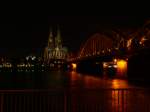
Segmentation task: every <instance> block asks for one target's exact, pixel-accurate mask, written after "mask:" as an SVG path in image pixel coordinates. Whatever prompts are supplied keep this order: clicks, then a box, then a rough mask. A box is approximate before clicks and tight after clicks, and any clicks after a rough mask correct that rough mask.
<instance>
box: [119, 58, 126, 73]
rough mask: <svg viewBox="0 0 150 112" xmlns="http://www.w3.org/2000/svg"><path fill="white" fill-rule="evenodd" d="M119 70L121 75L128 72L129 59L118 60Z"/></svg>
mask: <svg viewBox="0 0 150 112" xmlns="http://www.w3.org/2000/svg"><path fill="white" fill-rule="evenodd" d="M117 71H118V74H119V75H123V76H125V75H126V72H127V61H126V60H118V61H117Z"/></svg>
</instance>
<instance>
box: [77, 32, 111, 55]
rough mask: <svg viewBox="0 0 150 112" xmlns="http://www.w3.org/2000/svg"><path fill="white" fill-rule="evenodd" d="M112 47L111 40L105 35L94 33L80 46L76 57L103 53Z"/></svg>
mask: <svg viewBox="0 0 150 112" xmlns="http://www.w3.org/2000/svg"><path fill="white" fill-rule="evenodd" d="M112 48H113V40H112V39H111V38H109V37H107V36H106V35H103V34H99V33H96V34H94V35H93V36H92V37H90V38H89V39H88V40H87V41H86V42H85V44H84V45H82V46H81V48H80V51H79V54H78V57H87V56H92V55H103V54H107V53H110V52H111V50H112Z"/></svg>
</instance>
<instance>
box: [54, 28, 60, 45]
mask: <svg viewBox="0 0 150 112" xmlns="http://www.w3.org/2000/svg"><path fill="white" fill-rule="evenodd" d="M61 44H62V43H61V33H60V28H59V26H57V35H56V38H55V45H56V47H62V45H61Z"/></svg>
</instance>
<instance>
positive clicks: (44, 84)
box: [0, 71, 135, 89]
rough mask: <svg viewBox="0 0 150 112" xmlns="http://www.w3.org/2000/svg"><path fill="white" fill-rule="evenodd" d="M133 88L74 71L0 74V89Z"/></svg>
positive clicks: (124, 80) (105, 78)
mask: <svg viewBox="0 0 150 112" xmlns="http://www.w3.org/2000/svg"><path fill="white" fill-rule="evenodd" d="M56 87H60V88H114V89H118V88H134V87H135V86H133V85H131V84H130V83H128V80H126V79H117V78H109V77H103V76H102V75H97V76H95V75H92V74H80V73H77V72H75V71H72V72H62V71H51V72H40V73H39V72H32V73H30V72H26V73H24V72H19V73H1V74H0V88H6V89H7V88H10V89H12V88H17V89H22V88H33V89H36V88H37V89H43V88H44V89H45V88H47V89H51V88H56Z"/></svg>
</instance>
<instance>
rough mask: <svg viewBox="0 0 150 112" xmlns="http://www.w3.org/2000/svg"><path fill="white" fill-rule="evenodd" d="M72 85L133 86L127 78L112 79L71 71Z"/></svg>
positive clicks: (91, 86) (94, 86)
mask: <svg viewBox="0 0 150 112" xmlns="http://www.w3.org/2000/svg"><path fill="white" fill-rule="evenodd" d="M69 75H70V76H69V77H70V85H71V87H78V86H79V87H83V88H114V89H118V88H132V87H134V86H133V85H130V84H129V83H128V81H127V80H126V79H111V78H109V77H107V78H106V77H105V78H104V77H101V76H92V75H89V74H79V73H76V72H74V71H73V72H70V73H69Z"/></svg>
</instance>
